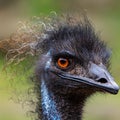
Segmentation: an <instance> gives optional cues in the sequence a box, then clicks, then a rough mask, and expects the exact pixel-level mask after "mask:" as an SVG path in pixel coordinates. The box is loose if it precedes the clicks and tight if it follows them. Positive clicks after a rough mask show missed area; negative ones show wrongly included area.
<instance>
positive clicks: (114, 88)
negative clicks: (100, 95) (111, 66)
mask: <svg viewBox="0 0 120 120" xmlns="http://www.w3.org/2000/svg"><path fill="white" fill-rule="evenodd" d="M90 64H91V65H90V66H91V67H90V68H89V72H90V74H91V76H92V79H94V81H95V82H96V85H95V86H96V87H100V88H101V89H103V90H105V91H107V92H109V93H112V94H117V93H118V91H119V89H120V88H119V86H118V85H117V84H116V82H115V81H114V79H113V77H112V76H111V75H110V73H109V72H108V71H107V69H106V68H105V66H104V65H103V64H102V65H101V66H98V65H96V64H94V63H90Z"/></svg>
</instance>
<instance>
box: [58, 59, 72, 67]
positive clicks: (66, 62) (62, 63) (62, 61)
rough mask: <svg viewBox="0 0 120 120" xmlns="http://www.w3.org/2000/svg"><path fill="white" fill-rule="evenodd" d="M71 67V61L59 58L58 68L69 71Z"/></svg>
mask: <svg viewBox="0 0 120 120" xmlns="http://www.w3.org/2000/svg"><path fill="white" fill-rule="evenodd" d="M69 65H70V61H69V59H67V58H59V59H58V60H57V66H58V67H59V68H61V69H67V68H68V67H69Z"/></svg>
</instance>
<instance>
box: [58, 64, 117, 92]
mask: <svg viewBox="0 0 120 120" xmlns="http://www.w3.org/2000/svg"><path fill="white" fill-rule="evenodd" d="M57 75H58V76H60V77H61V78H64V79H67V80H71V81H75V82H79V83H85V84H88V85H90V86H95V87H97V88H100V89H101V90H104V91H106V92H109V93H111V94H117V93H118V91H119V86H118V85H117V84H116V82H115V81H114V79H113V77H112V76H111V75H110V73H109V72H108V71H107V70H106V69H105V68H104V67H100V66H98V65H96V64H94V63H91V65H90V68H89V76H90V77H89V78H87V77H81V76H76V75H70V74H66V73H61V74H57Z"/></svg>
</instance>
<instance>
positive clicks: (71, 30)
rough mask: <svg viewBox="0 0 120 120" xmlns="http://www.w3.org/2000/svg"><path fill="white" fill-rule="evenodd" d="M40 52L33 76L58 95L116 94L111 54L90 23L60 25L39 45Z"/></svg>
mask: <svg viewBox="0 0 120 120" xmlns="http://www.w3.org/2000/svg"><path fill="white" fill-rule="evenodd" d="M38 47H41V48H42V50H43V55H42V56H41V57H40V60H39V63H38V65H37V70H36V74H37V76H38V79H39V80H44V81H45V84H46V85H47V87H49V88H50V89H53V90H54V91H56V92H57V93H61V94H69V93H70V94H83V95H84V96H88V95H91V94H92V93H94V92H96V91H101V92H109V93H112V94H117V92H118V90H119V87H118V85H117V84H116V83H115V81H114V79H113V77H112V76H111V75H110V73H109V72H108V68H109V60H110V51H109V49H108V48H107V47H106V44H105V43H104V42H103V41H101V40H100V39H99V37H98V36H97V35H96V33H95V32H94V29H93V27H92V25H91V24H90V22H89V21H87V22H84V23H77V24H74V25H69V24H66V25H61V26H59V27H58V29H55V30H53V31H49V32H46V37H45V38H44V39H43V41H42V42H40V43H39V44H38Z"/></svg>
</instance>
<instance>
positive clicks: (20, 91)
mask: <svg viewBox="0 0 120 120" xmlns="http://www.w3.org/2000/svg"><path fill="white" fill-rule="evenodd" d="M51 11H55V12H56V13H57V14H60V13H64V12H70V11H77V12H78V13H79V12H81V11H82V12H83V11H86V13H87V14H88V16H89V17H90V19H91V20H92V22H93V23H94V26H95V28H96V30H97V31H100V35H101V39H102V40H105V41H106V42H107V43H108V46H109V47H110V48H111V49H112V59H111V63H112V65H111V72H112V75H113V76H114V78H115V80H116V81H117V83H118V84H119V85H120V63H119V62H120V40H119V39H120V2H119V1H118V0H114V1H113V0H74V1H73V0H57V1H56V0H24V1H23V0H11V1H9V0H1V1H0V38H2V36H5V35H7V34H8V33H9V32H10V31H11V29H10V30H9V29H8V26H10V25H11V26H14V23H15V21H16V20H18V19H29V18H30V17H32V16H39V15H40V14H43V15H46V16H47V15H49V14H50V12H51ZM30 63H31V61H30V58H28V59H27V60H24V61H23V62H21V63H20V64H18V65H11V66H9V67H7V68H6V69H5V70H3V67H4V64H5V57H4V55H3V54H2V53H0V120H31V119H33V118H32V116H31V117H29V115H27V111H28V109H29V108H26V107H25V106H26V105H24V104H23V101H24V100H23V99H27V97H25V95H26V91H27V89H28V88H29V87H30V86H31V82H30V81H28V77H29V76H30V74H31V73H32V71H33V69H34V67H32V66H30ZM23 96H24V97H23ZM22 100H23V101H22ZM84 120H120V93H119V94H118V95H116V96H114V95H109V94H105V95H100V94H97V95H94V96H92V97H91V99H90V100H88V102H87V104H86V107H85V113H84Z"/></svg>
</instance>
